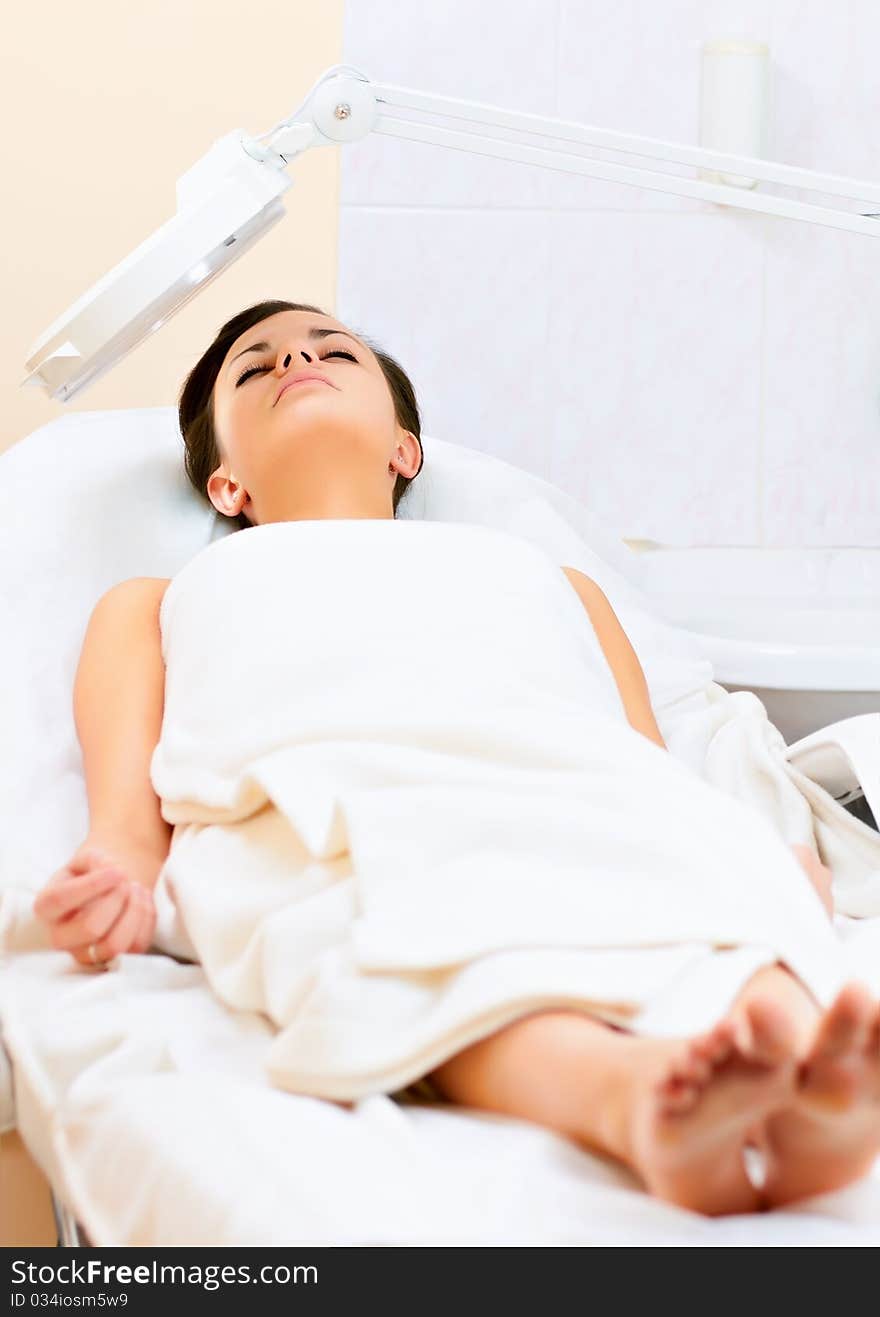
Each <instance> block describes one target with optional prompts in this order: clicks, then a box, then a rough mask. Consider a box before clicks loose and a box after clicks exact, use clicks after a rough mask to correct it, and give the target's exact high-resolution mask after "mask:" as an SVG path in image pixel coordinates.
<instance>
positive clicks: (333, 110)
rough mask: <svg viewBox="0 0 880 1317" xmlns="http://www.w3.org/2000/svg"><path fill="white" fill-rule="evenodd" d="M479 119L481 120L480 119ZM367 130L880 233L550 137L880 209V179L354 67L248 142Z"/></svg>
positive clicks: (295, 145)
mask: <svg viewBox="0 0 880 1317" xmlns="http://www.w3.org/2000/svg"><path fill="white" fill-rule="evenodd" d="M339 69H342V70H343V71H341V72H340V71H338V70H339ZM400 110H403V111H410V110H415V111H419V112H423V113H427V114H428V115H439V116H443V117H446V118H450V119H453V120H458V121H459V123H460V127H459V128H458V129H455V128H448V127H444V126H443V125H442V124H437V123H433V122H430V121H429V122H427V123H423V122H420V121H419V120H416V119H411V118H407V117H405V116H403V117H401V116H400V115H398V114H397V113H396V112H397V111H400ZM474 125H475V126H476V127H475V128H474V127H472V126H474ZM486 127H488V128H491V129H501V130H503V131H507V132H512V133H513V134H515V136H514V137H513V138H504V137H492V136H487V135H485V134H483V133H482V132H481V131H480V130H481V129H483V128H486ZM369 132H377V133H382V134H385V135H387V136H391V137H401V138H405V139H408V140H410V141H418V142H427V143H429V144H431V145H434V146H443V147H446V148H447V149H450V150H455V151H469V152H472V153H475V154H477V155H487V156H494V157H495V158H497V159H500V160H512V161H514V162H517V163H520V164H530V165H537V166H539V167H541V168H544V169H554V170H560V171H563V172H566V173H574V174H584V175H587V176H590V177H593V178H601V179H606V180H608V181H609V182H616V183H625V184H628V185H629V186H632V187H643V188H649V189H651V190H653V191H657V192H667V193H672V194H673V195H678V196H685V197H692V198H695V199H697V200H702V201H713V202H716V203H718V204H721V205H729V206H736V207H738V208H739V209H741V210H752V211H758V212H761V213H764V214H768V215H779V216H781V217H782V218H784V219H797V220H804V221H809V222H812V223H815V224H822V225H826V226H827V227H830V228H836V229H846V230H849V231H851V232H853V233H864V234H868V235H870V236H872V237H880V225H878V223H877V219H878V218H880V213H878V214H873V213H862V212H858V211H854V210H847V209H845V208H840V207H833V206H820V205H814V204H812V203H808V202H803V201H793V200H789V199H788V198H785V197H776V196H768V195H766V194H755V195H751V194H749V193H747V192H744V191H743V189H742V188H738V187H733V186H730V185H728V184H724V183H709V182H706V181H703V180H701V179H690V178H684V177H681V176H680V175H677V174H670V173H667V172H664V171H663V170H657V169H652V168H644V167H643V168H637V167H635V166H633V165H628V164H620V163H617V162H612V161H602V160H597V159H594V158H593V157H591V156H582V155H578V154H576V153H574V152H570V151H565V150H561V149H560V148H559V147H556V146H554V145H552V144H553V143H557V142H558V143H576V144H578V145H581V146H588V147H596V148H599V149H601V150H605V151H608V150H610V151H620V152H623V153H624V154H630V155H636V156H641V157H647V158H648V159H654V160H659V161H662V162H664V163H667V164H673V165H684V166H694V167H697V168H705V169H711V170H714V171H717V172H723V173H732V174H739V175H745V176H747V177H749V178H754V179H757V180H763V181H765V182H768V183H777V184H781V185H782V186H784V187H793V188H801V189H805V190H808V191H814V192H820V193H825V194H830V195H833V196H840V197H845V198H849V199H858V200H861V201H868V202H871V203H873V204H874V205H877V206H878V207H880V183H870V182H865V181H863V180H860V179H853V178H847V177H845V176H842V175H839V174H820V173H817V172H816V171H814V170H810V169H801V168H799V167H797V166H794V165H784V164H780V163H779V162H777V161H773V160H762V159H760V158H758V157H756V156H742V155H731V154H729V153H728V152H726V151H714V150H710V149H709V148H707V147H695V146H688V145H685V144H682V143H679V142H667V141H664V140H662V139H660V138H653V137H641V136H637V135H635V134H631V133H619V132H614V131H612V130H610V129H606V128H596V127H594V126H592V125H589V124H581V123H577V122H574V121H571V120H565V119H551V118H545V117H544V116H542V115H537V114H525V113H522V112H521V111H516V110H507V109H504V108H502V107H500V106H497V105H489V104H486V103H485V102H482V101H463V100H460V99H458V98H457V97H453V96H440V95H437V94H434V93H426V92H421V91H418V90H416V89H414V88H412V87H400V86H396V85H394V84H392V83H381V82H373V81H371V80H370V79H369V78H368V77H367V75H366V74H364V73H362V72H360V71H359V70H357V69H353V68H351V67H350V66H335V67H334V68H333V69H329V70H328V71H327V72H326V73H325V74H324V75H323V76H322V78H320V79H319V80H318V82H317V83H316V84H315V85H314V87H313V88H312V91H311V92H310V93H309V95H308V96H307V97H306V99H305V101H304V102H303V105H302V106H301V107H300V109H299V110H297V111H296V112H295V113H294V115H293V116H291V117H290V118H289V119H288V120H286V121H285V122H284V123H283V124H282V125H280V126H279V127H278V128H276V129H275V130H273V131H272V132H271V134H264V136H267V137H268V138H269V141H268V143H267V145H266V146H265V147H261V146H260V145H259V139H251V140H250V142H249V143H247V144H246V146H245V149H246V150H249V151H250V152H251V154H253V155H254V156H255V157H256V158H258V159H262V160H264V161H271V162H273V163H274V162H277V161H278V160H283V162H284V163H285V164H286V163H287V161H288V160H289V159H290V158H291V157H292V156H294V155H296V154H298V153H299V152H301V151H302V150H305V149H307V148H308V147H309V146H314V145H340V144H344V143H347V142H351V141H356V140H358V139H359V138H361V137H365V136H366V135H367V133H369ZM523 135H529V136H531V137H535V136H538V137H541V138H544V139H545V140H546V141H548V142H549V143H550V145H537V144H530V143H528V142H525V141H523V140H522V137H523Z"/></svg>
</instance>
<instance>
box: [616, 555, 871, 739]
mask: <svg viewBox="0 0 880 1317" xmlns="http://www.w3.org/2000/svg"><path fill="white" fill-rule="evenodd" d="M639 557H640V563H639V566H640V569H641V570H640V574H639V584H640V585H641V587H642V589H643V590H644V591H645V592H646V594H648V596H649V597H650V599H651V600H652V602H653V604H654V606H655V607H656V608H657V611H658V612H659V613H660V614H661V615H662V616H664V617H666V618H667V619H668V620H669V621H671V622H674V623H675V624H676V625H677V626H679V627H681V628H682V629H683V630H684V631H686V632H687V633H688V634H689V635H690V636H691V638H692V639H693V641H694V643H695V644H696V646H697V647H698V648H699V649H700V651H701V652H702V653H703V654H704V656H705V657H706V658H707V659H709V660H710V662H711V663H712V665H713V669H714V673H715V679H716V681H718V682H719V683H720V684H721V685H722V686H725V687H726V688H727V689H729V690H751V691H754V692H755V693H756V694H757V695H758V697H759V698H760V699H761V700H762V701H763V702H764V704H765V705H766V707H767V712H768V714H769V716H770V719H771V721H772V722H774V723H775V724H776V725H777V727H779V729H780V731H782V733H783V735H784V736H785V738H786V740H787V741H789V742H791V741H792V740H796V739H798V738H799V737H800V736H803V735H805V734H806V733H807V732H810V731H814V730H816V729H817V728H819V727H823V726H827V725H828V724H829V723H832V722H836V721H837V720H838V719H840V718H847V717H850V716H852V715H853V714H859V713H871V712H875V711H878V710H880V550H876V549H802V550H797V549H785V550H762V549H736V548H728V549H725V548H717V549H716V548H711V549H709V548H697V549H663V548H662V547H658V548H656V549H650V550H648V551H646V552H643V553H642V554H640V555H639Z"/></svg>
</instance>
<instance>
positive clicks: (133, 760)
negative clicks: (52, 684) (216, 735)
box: [73, 576, 173, 856]
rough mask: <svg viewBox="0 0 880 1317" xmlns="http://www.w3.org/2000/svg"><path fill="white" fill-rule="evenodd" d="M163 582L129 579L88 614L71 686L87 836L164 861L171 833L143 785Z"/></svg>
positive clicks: (161, 673)
mask: <svg viewBox="0 0 880 1317" xmlns="http://www.w3.org/2000/svg"><path fill="white" fill-rule="evenodd" d="M167 584H168V582H167V580H162V579H161V578H156V577H146V576H144V577H140V576H139V577H135V578H134V579H132V580H128V581H121V582H120V583H119V584H118V585H115V586H113V587H112V589H110V590H108V591H107V593H106V594H104V595H102V596H101V598H100V599H99V600H98V602H97V604H96V605H95V607H94V610H93V611H92V615H91V617H90V619H89V624H88V627H87V629H86V634H85V639H84V640H83V646H82V653H81V655H80V660H79V666H78V668H77V672H76V680H75V682H74V694H73V702H74V719H75V722H76V731H77V736H78V737H79V741H80V745H81V747H82V754H83V762H84V766H85V775H86V789H87V792H88V798H89V825H90V833H91V834H101V835H113V836H124V837H128V838H131V840H133V841H136V842H139V843H142V844H143V845H145V846H147V847H149V848H151V849H155V850H156V851H157V853H160V854H162V855H163V856H167V854H168V851H169V849H170V846H171V837H172V834H173V826H172V825H171V824H170V823H167V822H166V821H165V819H163V818H162V814H161V812H160V801H159V798H158V796H157V795H156V793H155V791H154V790H153V785H152V782H151V780H150V761H151V759H152V755H153V751H154V749H155V748H156V745H157V744H158V741H159V734H160V732H161V728H162V714H163V710H164V705H165V664H164V662H163V660H162V649H161V633H160V630H159V605H160V604H161V602H162V597H163V595H164V593H165V588H166V586H167Z"/></svg>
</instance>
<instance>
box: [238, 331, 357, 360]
mask: <svg viewBox="0 0 880 1317" xmlns="http://www.w3.org/2000/svg"><path fill="white" fill-rule="evenodd" d="M329 334H342V335H344V337H345V338H350V339H351V340H352V342H353V343H357V344H358V346H359V347H363V346H364V345H363V343H361V341H360V339H359V338H355V336H354V334H346V332H345V330H344V329H327V327H326V326H325V325H312V327H311V329H310V330H309V335H308V336H309V338H327V336H328V335H329ZM271 346H272V344H271V343H263V342H260V343H252V344H251V345H250V347H249V348H242V350H241V352H236V354H235V356H234V357H233V358H232V361H238V359H239V357H243V356H244V355H245V353H246V352H268V351H269V349H270V348H271ZM232 361H230V363H229V366H227V368H226V369H227V370H229V368H230V367H231V365H232Z"/></svg>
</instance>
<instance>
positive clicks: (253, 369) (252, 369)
mask: <svg viewBox="0 0 880 1317" xmlns="http://www.w3.org/2000/svg"><path fill="white" fill-rule="evenodd" d="M329 357H348V359H349V361H354V362H355V363H357V357H355V356H354V355H353V354H352V353H351V352H344V351H343V349H342V348H334V349H333V351H332V352H325V353H324V355H323V357H319V360H320V361H326V360H327V359H328V358H329ZM271 369H272V366H271V364H266V365H260V366H249V367H248V369H247V370H246V371H243V372H242V374H241V375H239V377H238V379H237V380H236V381H235V387H236V388H238V386H239V384H244V382H245V380H246V379H249V378H250V376H251V375H256V374H257V373H258V372H259V371H262V370H271Z"/></svg>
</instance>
